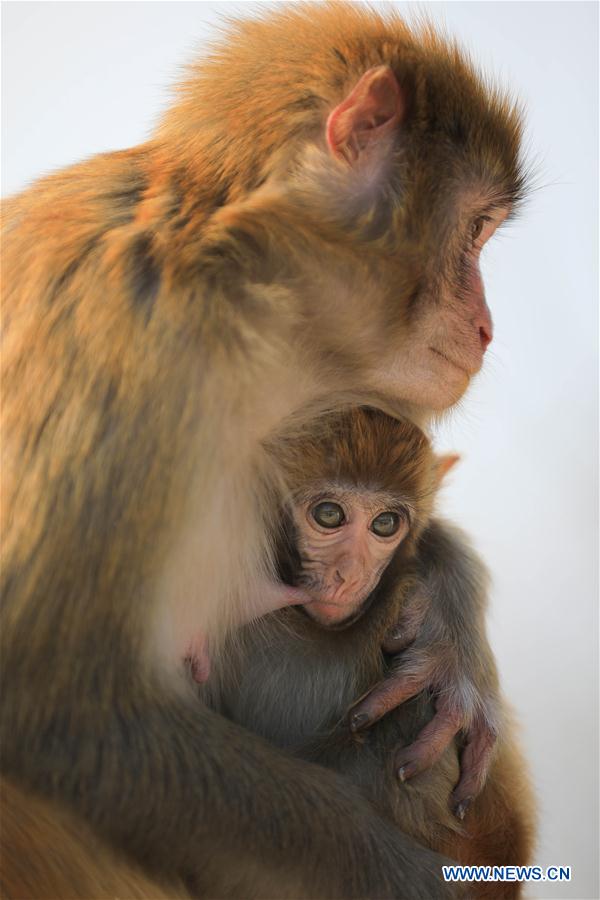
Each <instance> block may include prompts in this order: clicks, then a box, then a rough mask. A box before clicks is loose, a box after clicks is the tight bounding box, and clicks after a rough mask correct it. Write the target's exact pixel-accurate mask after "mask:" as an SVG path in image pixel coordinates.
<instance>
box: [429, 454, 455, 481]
mask: <svg viewBox="0 0 600 900" xmlns="http://www.w3.org/2000/svg"><path fill="white" fill-rule="evenodd" d="M459 461H460V456H459V455H458V453H444V454H443V455H442V456H436V458H435V479H436V481H437V483H438V485H439V484H441V483H442V481H443V480H444V478H445V477H446V475H447V474H448V472H449V471H450V469H453V468H454V466H455V465H456V463H457V462H459Z"/></svg>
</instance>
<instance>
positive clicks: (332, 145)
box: [326, 66, 405, 164]
mask: <svg viewBox="0 0 600 900" xmlns="http://www.w3.org/2000/svg"><path fill="white" fill-rule="evenodd" d="M404 111H405V103H404V98H403V96H402V92H401V90H400V86H399V84H398V82H397V80H396V76H395V75H394V73H393V72H392V70H391V69H390V67H389V66H375V68H373V69H369V71H368V72H365V74H364V75H363V76H362V78H361V79H360V80H359V81H358V83H357V84H356V86H355V87H354V89H353V90H352V92H351V93H350V94H348V96H347V97H346V99H345V100H342V102H341V103H340V104H339V105H338V106H336V108H335V109H334V110H333V111H332V112H331V113H330V115H329V118H328V119H327V129H326V136H327V146H328V147H329V149H330V151H331V153H332V154H333V156H336V157H338V158H341V159H345V160H347V162H349V163H350V164H352V163H355V162H356V161H357V160H358V159H359V157H360V155H361V153H362V152H363V151H364V150H366V149H367V148H368V147H369V146H370V145H371V144H372V143H373V141H376V140H378V139H380V138H381V137H383V136H384V135H386V134H390V133H391V132H392V131H393V130H394V129H395V128H396V127H397V126H398V125H399V124H400V122H401V121H402V118H403V116H404Z"/></svg>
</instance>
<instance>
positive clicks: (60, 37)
mask: <svg viewBox="0 0 600 900" xmlns="http://www.w3.org/2000/svg"><path fill="white" fill-rule="evenodd" d="M395 5H397V6H398V7H400V8H401V9H402V10H404V11H411V12H414V11H415V10H416V9H419V10H423V9H426V10H427V11H428V12H429V13H430V15H431V16H432V17H433V19H434V20H435V21H437V22H440V23H441V22H445V23H446V25H447V27H448V29H449V31H450V32H451V33H452V34H455V35H457V36H458V37H460V39H461V40H462V41H463V43H465V44H466V45H467V46H468V47H470V48H471V50H472V52H473V54H474V56H475V58H476V59H477V60H478V61H480V62H481V64H482V65H483V66H484V67H485V68H486V69H488V70H489V71H491V72H494V73H496V74H497V75H499V76H500V78H501V79H502V80H503V82H504V83H506V84H509V85H510V86H512V87H513V88H514V89H515V90H516V91H517V92H518V94H519V95H520V96H521V97H522V98H523V100H524V101H525V103H526V104H527V108H528V131H527V143H528V147H529V148H530V155H531V158H532V159H533V161H534V162H535V163H537V168H538V173H539V174H538V178H537V182H538V185H539V188H538V190H536V192H535V193H534V194H533V195H532V197H531V200H530V203H529V206H528V208H527V209H526V210H525V212H524V214H523V216H522V218H521V220H520V221H519V222H518V223H516V224H514V225H513V226H511V228H510V229H509V230H508V231H507V232H506V233H505V234H504V235H502V236H500V237H499V239H498V240H496V242H495V243H494V245H493V247H490V249H489V250H488V251H487V253H486V257H485V260H484V272H485V274H486V275H487V289H488V299H489V302H490V306H491V308H492V311H493V314H494V318H495V324H496V337H495V340H494V343H493V345H492V349H491V350H490V351H489V354H488V356H489V358H488V361H487V365H486V371H485V373H484V374H483V375H482V376H481V377H480V379H479V381H478V383H477V384H476V385H475V386H474V388H473V389H472V390H471V392H470V395H469V396H468V397H467V398H466V400H465V401H464V402H463V404H462V406H461V408H460V409H459V410H456V411H454V412H453V413H452V414H451V416H450V417H449V418H448V420H447V422H445V423H444V425H443V427H442V428H441V429H440V445H441V446H443V447H448V448H452V449H457V450H458V451H459V452H460V453H461V454H462V455H463V457H464V461H463V464H462V465H461V466H460V467H459V468H458V469H457V470H456V471H455V473H454V474H453V475H452V477H451V483H450V484H449V486H448V487H447V489H446V491H445V495H444V499H443V501H442V507H443V509H444V511H447V512H448V513H449V514H451V515H452V516H453V517H454V518H455V519H456V520H458V521H459V522H460V523H462V525H463V526H464V527H465V528H466V529H467V530H468V531H469V532H470V533H471V534H472V535H473V537H474V539H475V542H476V544H477V546H478V547H479V549H480V550H481V551H482V553H483V554H484V556H485V558H486V559H487V561H488V563H489V566H490V568H491V570H492V573H493V577H494V591H493V597H492V609H491V613H490V630H491V635H492V640H493V645H494V648H495V650H496V653H497V655H498V659H499V663H500V668H501V672H502V677H503V682H504V686H505V692H506V694H507V696H508V697H509V698H510V701H511V702H512V704H513V705H514V706H515V707H516V709H517V711H518V715H519V718H520V720H521V722H522V724H523V740H524V744H525V748H526V751H527V755H528V758H529V761H530V764H531V769H532V771H533V775H534V779H535V784H536V786H537V791H538V796H539V803H540V821H541V830H540V840H539V847H538V851H537V853H536V860H535V861H536V862H538V863H540V864H541V865H549V864H557V865H570V866H571V867H572V869H573V874H574V881H573V882H572V883H571V884H570V885H565V884H562V885H559V886H554V887H553V886H550V885H548V884H545V885H539V886H531V887H530V888H529V889H528V892H527V893H528V896H531V897H533V896H536V897H544V898H556V900H558V898H567V897H570V898H571V897H573V898H593V900H597V898H598V897H600V888H599V886H598V875H597V855H598V774H597V760H598V743H597V740H598V701H597V689H598V670H597V641H598V628H597V618H596V607H597V596H598V581H597V574H598V571H597V538H598V532H597V525H598V520H597V502H596V497H597V482H596V457H597V418H596V413H597V397H596V338H597V333H598V332H597V313H596V310H597V302H598V291H597V259H596V248H597V239H598V234H597V216H596V208H597V207H596V199H597V195H598V182H597V164H598V160H597V106H598V95H597V83H598V82H597V68H596V52H597V51H596V46H597V23H598V7H597V5H596V4H595V3H575V2H569V3H562V2H558V3H546V2H542V3H520V2H517V3H508V2H506V3H481V2H474V3H463V2H456V3H427V4H419V5H418V6H417V5H416V4H411V3H398V4H395ZM253 10H254V7H253V6H248V5H246V4H240V3H237V4H228V3H222V4H215V3H162V2H157V3H147V2H140V3H8V4H4V8H3V64H2V74H3V91H2V100H3V105H2V123H3V135H4V137H3V153H2V164H3V165H2V185H3V192H4V193H5V194H6V193H10V192H12V191H15V190H18V189H20V188H22V187H23V186H25V185H26V184H27V183H28V182H30V181H31V180H32V179H33V178H34V177H36V176H37V175H39V174H41V173H44V172H48V171H49V170H51V169H53V168H56V167H59V166H64V165H66V164H68V163H70V162H74V161H76V160H78V159H80V158H81V157H84V156H88V155H90V154H93V153H95V152H98V151H101V150H112V149H117V148H122V147H126V146H129V145H132V144H135V143H138V142H140V141H142V140H143V139H144V138H145V137H147V135H148V134H149V131H150V130H151V128H152V126H153V123H154V122H155V121H156V119H157V114H158V112H159V110H160V109H161V108H163V107H164V105H165V103H166V102H167V99H168V95H169V85H171V84H172V82H173V80H174V77H176V75H177V73H178V71H179V67H180V65H181V63H182V62H183V61H185V60H186V59H189V58H190V54H191V51H192V50H193V48H194V47H199V48H201V46H202V43H203V41H205V40H206V39H207V36H208V35H210V34H211V33H213V34H214V28H211V26H214V24H215V23H216V22H217V20H218V19H219V17H220V16H221V15H222V14H229V13H231V12H235V11H243V12H244V13H245V14H247V15H248V14H252V12H253Z"/></svg>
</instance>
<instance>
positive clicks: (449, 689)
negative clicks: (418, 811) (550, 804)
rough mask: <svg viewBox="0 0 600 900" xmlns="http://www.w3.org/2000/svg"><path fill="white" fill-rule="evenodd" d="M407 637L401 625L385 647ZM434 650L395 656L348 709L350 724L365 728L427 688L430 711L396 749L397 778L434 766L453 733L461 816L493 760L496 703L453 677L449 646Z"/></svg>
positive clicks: (392, 648) (456, 808)
mask: <svg viewBox="0 0 600 900" xmlns="http://www.w3.org/2000/svg"><path fill="white" fill-rule="evenodd" d="M408 636H409V635H408V632H407V631H406V630H403V633H402V638H401V641H400V645H399V642H398V640H397V639H396V638H394V639H390V640H389V641H386V643H385V644H384V649H385V650H387V651H388V652H397V651H398V650H399V649H402V642H403V641H405V640H406V639H407V638H408ZM439 650H440V652H439V653H436V652H435V648H432V647H431V646H430V647H428V648H427V649H421V648H418V647H414V648H411V649H410V650H408V651H407V652H406V653H404V654H403V655H401V656H399V657H397V659H396V661H395V664H394V666H393V670H392V672H391V674H390V675H389V676H388V677H387V678H386V679H385V680H384V681H383V682H381V683H380V684H378V685H377V686H376V687H375V688H373V690H372V691H370V693H368V694H367V695H366V696H365V697H363V698H362V699H361V700H360V701H359V702H358V704H357V705H356V706H354V707H353V708H352V710H351V713H350V728H351V729H352V731H359V730H362V729H365V728H368V727H369V726H371V725H372V724H373V723H375V722H376V721H377V720H378V719H380V718H382V716H384V715H386V713H388V712H390V711H392V710H394V709H396V708H397V707H398V706H400V705H401V704H402V703H405V702H406V701H407V700H410V699H411V698H412V697H416V696H417V694H420V693H421V692H422V691H429V692H430V693H431V695H432V698H433V702H434V705H435V713H434V715H433V717H432V719H431V720H430V722H428V724H427V725H426V726H425V727H424V728H423V729H422V730H421V731H420V732H419V734H418V735H417V737H416V739H415V740H414V741H413V742H412V744H409V745H408V746H406V747H400V748H399V749H398V750H396V754H395V758H394V767H395V769H396V772H397V774H398V778H399V779H400V781H403V782H404V781H407V780H408V779H410V778H413V777H414V776H415V775H418V774H419V773H420V772H423V771H424V770H425V769H428V768H430V767H431V766H433V765H435V763H436V762H437V761H438V760H439V759H440V758H441V757H442V755H443V754H444V752H445V751H446V749H447V748H448V747H449V746H450V745H451V744H452V743H453V741H454V740H455V739H456V738H457V737H458V740H459V746H460V748H461V755H460V779H459V781H458V784H457V785H456V787H455V789H454V791H453V793H452V795H451V798H450V804H451V807H452V809H453V812H454V814H455V815H456V816H457V817H458V818H459V819H461V820H462V819H463V818H464V816H465V813H466V811H467V809H468V807H469V805H470V803H471V802H472V800H473V799H474V798H475V797H476V796H477V794H479V792H480V791H481V790H482V788H483V786H484V784H485V781H486V778H487V775H488V772H489V769H490V765H491V763H492V759H493V752H494V747H495V744H496V739H497V731H498V729H497V727H496V725H494V724H493V723H494V722H495V721H496V708H497V704H496V702H495V699H494V698H493V697H491V698H490V700H489V702H488V703H486V702H485V701H484V699H483V698H482V697H481V696H480V695H479V694H478V692H477V690H476V688H475V685H474V684H473V683H472V682H470V681H469V680H468V679H467V678H466V677H465V676H464V673H463V674H457V675H456V677H453V676H452V672H453V670H454V671H456V669H455V667H454V666H452V665H448V663H449V658H448V657H449V654H448V648H443V649H442V648H439ZM432 651H433V652H432Z"/></svg>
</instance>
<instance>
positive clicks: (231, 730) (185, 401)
mask: <svg viewBox="0 0 600 900" xmlns="http://www.w3.org/2000/svg"><path fill="white" fill-rule="evenodd" d="M374 65H375V66H376V65H387V66H389V67H391V70H393V77H394V78H397V80H398V83H399V84H400V87H401V89H402V90H403V91H404V93H405V95H406V98H407V103H408V105H407V110H408V112H407V117H406V121H405V122H404V123H403V127H402V129H401V131H400V132H399V133H398V135H394V136H393V137H392V139H390V140H388V141H386V142H385V143H384V144H383V145H381V146H379V147H377V148H375V150H374V153H373V155H372V156H368V158H367V159H366V160H365V161H364V162H363V161H361V162H360V164H359V165H358V166H354V167H352V166H347V165H346V164H345V163H343V162H340V161H339V160H337V159H334V158H332V156H331V154H329V153H328V152H327V149H326V147H325V145H324V139H323V134H324V127H325V120H326V117H327V115H328V113H329V111H330V110H331V108H332V106H334V105H335V104H339V103H340V102H341V101H342V100H343V98H344V97H345V95H346V94H347V92H348V91H349V90H351V88H352V85H353V84H354V83H355V82H356V81H357V79H359V78H360V77H361V76H362V75H363V73H364V71H365V69H368V68H369V67H372V66H374ZM519 136H520V125H519V120H518V115H517V113H516V112H515V110H514V109H513V108H512V106H511V104H510V103H509V102H507V101H506V100H505V99H503V98H501V97H499V96H497V95H496V94H495V93H493V92H490V91H489V90H488V89H487V88H486V86H485V84H484V83H483V82H482V81H481V79H480V78H479V77H478V75H477V74H476V73H475V72H474V71H473V69H472V67H471V66H470V65H469V63H468V62H467V61H465V59H464V58H463V57H461V56H460V54H459V53H458V51H457V50H456V49H455V48H454V47H451V46H450V47H449V46H446V45H445V44H444V42H443V41H442V40H440V39H439V38H437V37H435V35H433V34H432V33H430V32H429V31H428V30H425V32H423V33H422V34H417V33H411V32H410V31H409V30H408V29H407V28H406V27H405V26H404V25H403V24H402V23H401V22H400V21H399V20H398V19H396V18H394V17H392V18H390V19H389V21H388V20H385V19H383V18H381V17H379V16H378V15H377V14H375V13H372V12H370V11H367V10H366V9H362V8H357V7H355V6H354V5H344V4H332V5H325V6H318V7H315V6H308V7H298V8H296V7H294V8H292V9H284V10H282V11H278V12H276V13H275V14H274V15H272V16H270V17H268V18H267V19H265V20H264V21H256V22H248V23H242V24H239V25H237V26H233V28H232V31H231V34H230V37H229V39H228V40H227V41H226V42H225V43H224V44H223V45H222V47H221V49H217V50H215V52H214V54H213V55H212V56H211V57H210V58H209V59H208V60H207V61H206V62H204V63H203V64H201V65H199V66H197V67H195V68H193V69H192V71H191V72H190V77H189V79H188V81H187V83H186V84H185V85H184V86H183V87H182V89H181V92H180V95H179V99H178V101H177V102H176V103H175V104H174V107H173V109H172V111H171V112H170V113H168V114H167V116H166V117H165V120H164V122H163V123H162V125H161V127H160V128H159V129H158V131H157V133H156V134H155V135H154V136H153V137H152V139H151V140H150V141H149V142H148V143H146V144H144V145H142V146H140V147H137V148H133V149H131V150H127V151H123V152H118V153H111V154H104V155H101V156H98V157H96V158H93V159H91V160H88V161H86V162H83V163H80V164H78V165H76V166H73V167H71V168H69V169H67V170H65V171H63V172H59V173H57V174H54V175H52V176H50V177H48V178H44V179H42V180H41V181H39V182H38V183H36V184H34V185H33V186H32V187H31V188H30V189H28V190H26V191H25V192H24V193H22V194H21V195H19V196H17V197H15V198H13V199H12V200H10V201H8V202H7V203H6V205H5V214H4V231H3V240H2V253H3V260H2V262H3V273H2V274H3V288H4V298H3V347H2V367H3V371H2V386H3V392H4V394H3V407H2V412H3V418H4V421H3V453H4V458H3V463H2V510H1V511H2V535H3V547H2V554H3V555H2V579H3V584H2V587H3V607H2V623H1V632H2V647H1V662H2V667H3V684H4V685H5V697H4V702H3V707H2V743H3V760H2V765H3V771H4V772H5V773H6V774H7V775H8V776H10V777H11V778H13V779H14V780H15V781H16V782H17V783H18V784H19V785H20V786H23V787H28V788H31V789H33V790H35V791H36V792H39V793H40V794H43V795H45V796H47V797H49V798H55V799H56V800H57V801H59V802H60V803H61V804H64V805H65V806H68V807H71V808H73V809H75V810H77V811H78V813H79V814H80V815H82V816H83V817H84V818H85V819H86V820H87V821H88V822H89V823H90V824H91V825H92V826H93V827H94V828H95V829H97V830H98V832H99V833H100V834H101V835H102V836H103V838H104V839H107V840H108V841H110V842H111V843H112V844H113V845H117V846H118V847H119V848H121V847H122V848H123V849H124V850H125V851H126V852H127V853H128V854H129V855H130V856H131V857H132V858H134V859H136V860H137V861H138V862H139V863H141V864H142V865H144V866H146V867H147V868H148V870H153V871H155V872H158V873H160V874H162V875H165V876H166V877H169V878H177V877H179V876H181V877H185V878H186V879H187V880H188V882H189V883H190V884H191V885H192V886H193V888H194V890H196V891H197V892H201V891H202V890H204V891H209V892H210V893H211V894H212V895H215V896H216V895H218V896H223V897H225V896H243V897H245V898H251V897H258V896H260V897H261V898H264V897H266V896H269V895H272V896H277V897H278V898H284V897H287V896H294V897H296V896H311V897H318V896H319V897H320V896H333V895H335V896H338V895H344V896H348V897H350V896H361V897H362V896H367V895H369V896H378V897H384V896H397V895H398V892H404V893H405V894H406V897H407V898H408V897H409V896H410V897H411V898H412V897H415V898H417V897H426V898H429V897H430V896H431V891H430V888H431V885H432V883H433V881H434V873H435V872H436V871H437V867H438V866H439V860H438V858H437V857H432V856H431V855H429V856H428V855H427V854H426V853H425V851H419V850H418V849H417V848H416V847H414V845H413V844H411V843H410V842H408V841H407V840H406V839H404V838H403V837H402V836H400V835H398V834H397V832H396V831H395V830H394V829H391V828H390V827H388V825H387V824H386V823H385V822H384V821H383V820H382V819H381V818H380V817H379V816H376V815H375V814H374V812H373V810H372V809H371V808H370V806H368V805H367V804H366V803H364V802H363V801H362V800H361V798H360V797H358V796H356V795H355V794H354V793H353V792H352V791H351V790H350V789H349V788H348V787H347V785H346V784H345V783H344V782H343V781H341V780H340V779H338V778H336V777H335V776H334V775H330V776H328V775H327V774H326V773H323V772H322V771H320V770H318V769H317V768H311V767H309V766H308V765H305V764H301V763H300V762H298V761H294V760H290V759H288V758H286V757H285V756H283V755H280V754H278V753H276V752H275V751H274V750H272V749H271V748H269V747H268V746H266V745H263V744H261V743H260V742H259V741H258V740H256V741H255V740H253V739H251V738H249V737H247V736H245V735H243V734H241V733H240V732H239V730H238V729H237V728H236V727H234V726H233V725H231V724H230V723H227V722H225V721H224V720H223V719H221V718H219V717H218V716H216V715H214V714H211V713H210V712H209V711H208V710H205V709H202V708H200V709H199V708H198V706H197V702H196V700H195V699H194V698H193V697H192V696H191V693H190V691H189V689H188V685H187V684H186V682H185V678H184V674H183V667H182V665H181V659H182V658H183V656H184V655H185V652H186V647H187V644H188V642H189V641H190V639H192V638H193V637H194V636H195V635H196V634H197V633H198V632H204V633H209V634H210V636H211V638H212V639H213V640H214V641H218V640H219V639H220V638H222V636H223V634H224V633H226V632H227V630H228V628H230V627H231V626H232V625H235V624H236V623H238V622H239V621H240V619H242V618H244V617H247V615H248V614H252V612H253V611H254V610H256V609H257V608H258V606H259V600H258V598H260V597H261V596H263V595H264V594H265V592H268V591H270V590H274V586H273V558H272V552H271V547H270V545H269V540H268V529H267V527H266V524H265V517H266V516H267V514H268V509H267V500H268V498H269V497H270V487H269V486H271V485H273V484H276V483H278V482H279V480H280V479H279V473H277V472H273V471H271V470H270V468H269V459H268V456H267V454H266V453H265V452H264V451H263V450H261V446H260V441H261V439H263V438H265V437H267V436H268V435H269V434H270V433H271V432H272V431H273V430H274V429H276V428H278V427H279V425H280V423H281V422H282V421H283V420H284V419H288V418H291V419H294V417H295V419H296V421H298V422H300V423H301V421H302V419H303V418H304V417H307V418H312V417H313V416H314V414H315V412H316V411H317V410H319V409H323V408H326V407H330V408H334V409H335V408H337V407H338V406H339V405H340V404H341V403H344V402H345V403H347V402H352V403H357V402H367V401H368V402H377V403H378V404H381V405H383V406H384V407H385V408H391V409H398V408H400V409H403V410H404V411H406V412H409V413H410V414H412V415H414V416H415V417H416V418H418V419H419V420H421V421H425V420H426V419H427V417H428V416H429V414H430V412H431V411H432V410H440V409H444V408H446V407H448V406H449V405H451V404H452V403H454V402H455V401H456V400H457V399H458V398H459V397H460V396H461V395H462V393H463V392H464V390H465V389H466V387H467V384H468V381H469V375H470V374H472V372H473V369H472V368H471V369H470V370H469V371H467V370H465V369H464V367H461V366H458V368H457V367H456V366H451V365H450V366H449V364H448V361H447V360H446V357H445V356H444V354H446V353H451V354H452V355H453V357H454V358H455V359H457V360H458V361H459V362H460V361H461V360H463V359H464V358H466V357H465V354H466V350H465V347H466V346H467V344H469V342H470V344H473V341H475V342H477V340H478V338H477V334H476V333H474V331H473V325H472V322H471V321H470V319H469V316H468V315H467V314H466V313H465V292H464V290H463V285H462V280H461V267H460V260H461V252H462V249H461V248H463V247H464V243H465V240H466V236H468V234H469V223H470V222H471V220H472V218H473V217H474V216H477V215H479V213H480V211H481V209H482V208H488V207H490V205H491V207H493V208H496V207H498V206H506V205H508V204H511V203H514V202H515V201H516V200H518V198H519V196H520V194H521V192H522V187H523V179H522V175H521V172H520V168H519V159H518V143H519ZM442 173H443V174H442ZM432 340H435V342H436V346H439V348H440V349H441V351H443V352H442V353H441V355H440V354H438V355H437V356H434V355H433V352H432V350H431V347H430V344H431V342H432ZM444 360H446V362H444ZM374 398H376V399H374ZM377 398H379V399H377ZM302 409H304V410H305V412H303V413H299V412H298V411H299V410H302ZM265 485H266V487H265ZM276 810H277V812H276ZM332 822H335V823H337V824H336V828H333V827H331V824H332ZM340 823H343V825H341V826H340ZM232 859H234V860H235V863H236V870H235V872H234V871H233V870H232V866H231V860H232ZM232 879H233V880H232ZM407 885H410V887H407ZM448 893H450V890H448Z"/></svg>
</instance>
